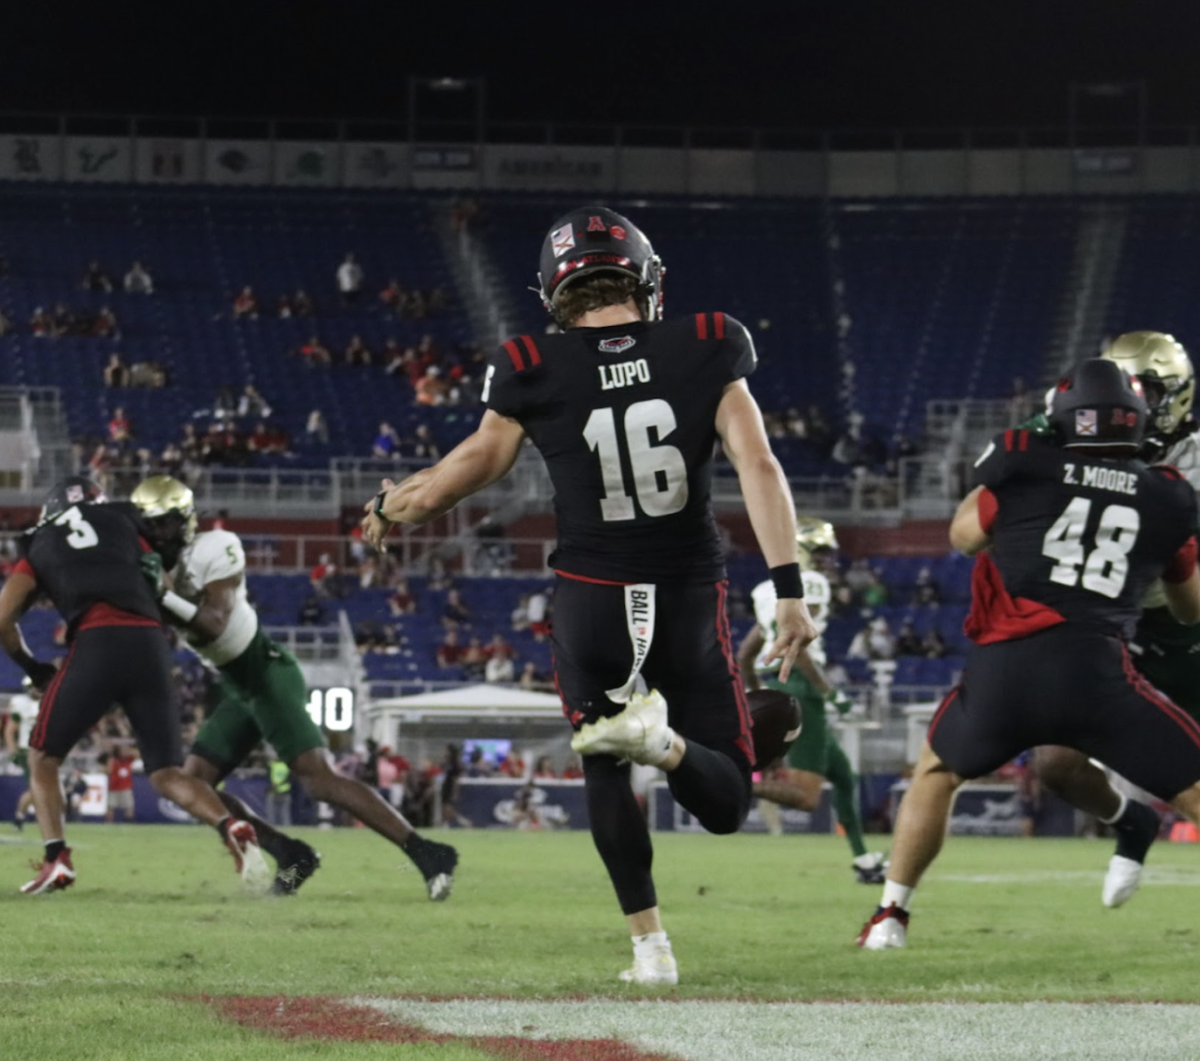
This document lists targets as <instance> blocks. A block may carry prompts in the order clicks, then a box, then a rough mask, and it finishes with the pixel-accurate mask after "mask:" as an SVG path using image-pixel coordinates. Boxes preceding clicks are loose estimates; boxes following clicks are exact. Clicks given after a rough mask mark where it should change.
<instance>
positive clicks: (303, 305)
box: [292, 288, 317, 317]
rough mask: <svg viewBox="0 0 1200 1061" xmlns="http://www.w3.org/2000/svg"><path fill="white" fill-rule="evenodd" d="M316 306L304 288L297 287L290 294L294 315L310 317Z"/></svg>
mask: <svg viewBox="0 0 1200 1061" xmlns="http://www.w3.org/2000/svg"><path fill="white" fill-rule="evenodd" d="M316 311H317V308H316V306H315V305H313V300H312V298H311V297H310V296H309V293H308V292H307V291H305V290H304V288H298V289H297V290H296V293H295V294H294V295H293V296H292V315H293V316H296V317H311V316H312V315H313V314H314V313H316Z"/></svg>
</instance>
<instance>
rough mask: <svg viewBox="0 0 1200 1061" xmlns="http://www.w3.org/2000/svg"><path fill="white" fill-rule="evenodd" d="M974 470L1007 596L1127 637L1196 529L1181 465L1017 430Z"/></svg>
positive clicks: (1005, 435)
mask: <svg viewBox="0 0 1200 1061" xmlns="http://www.w3.org/2000/svg"><path fill="white" fill-rule="evenodd" d="M975 472H976V483H977V484H978V485H982V486H985V487H987V489H988V490H989V491H991V493H992V495H993V496H994V497H995V499H996V512H995V519H994V523H993V525H992V528H991V533H992V541H993V544H992V557H993V559H994V560H995V563H996V566H997V568H998V569H999V571H1000V575H1001V578H1002V580H1003V582H1004V588H1005V589H1006V590H1007V591H1008V594H1009V596H1011V597H1014V598H1018V597H1020V598H1025V599H1027V600H1032V601H1036V602H1038V603H1040V604H1043V605H1045V606H1047V607H1049V608H1052V609H1054V610H1055V611H1056V612H1058V613H1059V614H1060V615H1061V616H1062V617H1063V618H1064V619H1066V620H1067V621H1069V622H1081V623H1086V624H1088V625H1091V626H1093V627H1097V628H1100V629H1103V630H1105V631H1106V632H1111V633H1115V634H1118V635H1120V636H1126V637H1127V636H1129V634H1131V633H1132V632H1133V628H1134V625H1135V624H1136V622H1137V619H1138V616H1139V613H1140V611H1141V602H1142V597H1143V595H1144V594H1145V592H1146V589H1147V588H1148V587H1149V586H1150V584H1151V583H1152V582H1153V581H1154V580H1155V579H1156V578H1158V577H1159V576H1160V575H1161V574H1162V572H1163V570H1164V568H1165V567H1166V566H1167V565H1168V564H1169V563H1170V562H1171V560H1172V558H1173V557H1174V556H1175V554H1176V553H1177V552H1178V551H1179V549H1180V548H1181V547H1182V546H1183V545H1184V544H1185V543H1186V542H1187V540H1188V539H1189V538H1190V537H1191V536H1192V535H1193V534H1194V533H1195V528H1196V514H1197V503H1196V492H1195V491H1194V490H1193V489H1192V487H1191V486H1190V485H1189V484H1188V483H1187V481H1186V480H1184V479H1183V477H1182V476H1181V475H1180V474H1179V472H1177V471H1175V469H1173V468H1167V467H1150V466H1147V465H1146V464H1144V463H1142V462H1141V461H1138V460H1133V459H1114V458H1103V457H1095V456H1089V455H1088V454H1086V453H1082V452H1080V451H1077V450H1076V451H1072V450H1068V449H1063V448H1061V447H1060V446H1057V445H1055V444H1053V443H1052V442H1051V441H1049V440H1047V439H1044V438H1040V437H1038V436H1037V435H1034V434H1031V433H1030V432H1028V431H1018V430H1012V431H1006V432H1004V433H1003V434H1001V435H997V436H996V438H995V439H993V440H992V442H991V443H990V445H989V446H988V447H987V449H985V450H984V452H983V455H982V456H981V457H980V458H979V460H978V461H977V462H976V464H975ZM984 507H985V506H984V505H981V512H982V510H983V508H984Z"/></svg>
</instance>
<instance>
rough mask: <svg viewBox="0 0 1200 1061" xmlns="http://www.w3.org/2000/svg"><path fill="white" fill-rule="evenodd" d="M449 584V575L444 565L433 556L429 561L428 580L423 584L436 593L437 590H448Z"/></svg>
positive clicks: (438, 558)
mask: <svg viewBox="0 0 1200 1061" xmlns="http://www.w3.org/2000/svg"><path fill="white" fill-rule="evenodd" d="M450 584H451V578H450V573H449V572H448V571H447V570H446V565H445V563H444V562H443V561H442V559H441V558H440V557H437V556H435V557H434V558H433V559H432V560H430V561H429V579H428V581H427V582H426V583H425V585H426V587H427V588H428V589H431V590H433V591H434V592H435V593H436V592H437V591H438V590H443V589H449V588H450Z"/></svg>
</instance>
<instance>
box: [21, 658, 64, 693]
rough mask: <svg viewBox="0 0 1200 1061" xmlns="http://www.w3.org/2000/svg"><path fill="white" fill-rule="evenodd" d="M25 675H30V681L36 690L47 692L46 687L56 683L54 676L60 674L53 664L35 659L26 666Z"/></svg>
mask: <svg viewBox="0 0 1200 1061" xmlns="http://www.w3.org/2000/svg"><path fill="white" fill-rule="evenodd" d="M25 673H26V674H28V675H29V680H30V681H31V682H32V683H33V687H34V688H35V689H40V690H41V691H42V692H45V691H46V687H47V686H48V685H49V684H50V683H51V682H52V681H54V676H55V675H56V674H58V668H57V667H56V666H55V665H54V664H53V663H46V662H45V661H44V660H40V659H35V660H33V661H32V662H31V663H29V665H28V666H26V668H25Z"/></svg>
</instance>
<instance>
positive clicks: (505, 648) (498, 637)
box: [485, 633, 516, 660]
mask: <svg viewBox="0 0 1200 1061" xmlns="http://www.w3.org/2000/svg"><path fill="white" fill-rule="evenodd" d="M485 651H486V652H487V658H488V659H508V660H511V659H514V658H515V657H516V652H515V651H514V650H513V647H512V645H510V644H509V643H508V641H507V640H506V639H505V637H504V635H503V634H498V633H497V634H492V639H491V640H490V641H489V642H488V643H487V648H486V649H485Z"/></svg>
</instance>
